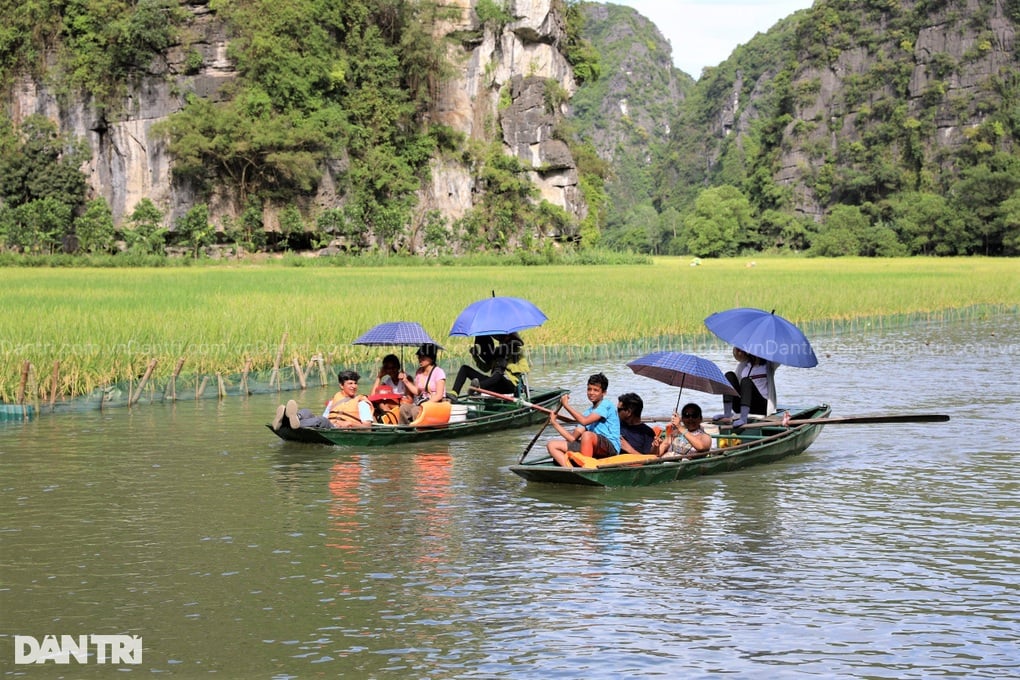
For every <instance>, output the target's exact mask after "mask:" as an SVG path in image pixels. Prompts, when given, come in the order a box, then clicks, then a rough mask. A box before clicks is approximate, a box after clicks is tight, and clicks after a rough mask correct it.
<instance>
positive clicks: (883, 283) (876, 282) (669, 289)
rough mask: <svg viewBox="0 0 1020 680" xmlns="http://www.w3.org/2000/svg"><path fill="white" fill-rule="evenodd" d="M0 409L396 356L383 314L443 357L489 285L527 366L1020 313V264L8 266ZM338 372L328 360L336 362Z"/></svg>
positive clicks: (453, 351) (739, 261)
mask: <svg viewBox="0 0 1020 680" xmlns="http://www.w3.org/2000/svg"><path fill="white" fill-rule="evenodd" d="M0 286H2V290H3V295H2V296H0V401H4V402H8V403H13V402H36V401H44V400H47V399H49V400H51V402H52V400H54V399H56V398H59V399H68V398H73V397H77V396H80V395H86V394H88V393H90V392H92V391H94V390H96V389H97V388H99V387H102V386H104V385H109V384H112V383H118V382H123V381H135V380H139V379H140V377H141V376H143V375H144V374H145V373H146V372H149V373H151V374H152V375H153V379H154V380H155V379H158V378H160V377H162V379H164V380H165V379H166V377H167V376H168V375H170V374H171V373H173V372H175V371H180V372H181V375H182V376H183V375H207V376H210V375H217V374H219V375H233V376H236V375H238V374H242V373H244V372H246V371H254V372H258V371H271V370H272V369H273V367H274V366H280V367H285V366H292V365H297V366H299V367H303V369H304V370H308V368H309V366H310V363H309V362H311V361H312V359H313V357H317V356H318V357H322V359H323V361H324V363H325V365H327V366H330V367H335V366H337V365H357V366H363V365H374V364H376V363H377V362H378V360H379V358H380V357H381V356H382V354H384V353H386V351H387V350H385V349H384V348H377V347H357V346H352V345H351V344H350V343H351V341H352V340H354V339H355V338H356V337H357V336H358V335H360V334H361V333H363V332H364V331H366V330H368V329H369V328H370V327H372V326H374V325H375V324H378V323H382V322H385V321H417V322H419V323H421V324H422V325H423V326H424V327H425V329H426V330H427V331H428V332H429V333H430V334H431V335H432V337H433V338H435V339H436V340H437V341H438V342H439V343H440V344H442V345H443V346H444V347H445V349H446V352H447V356H448V357H451V359H450V360H451V361H453V360H454V359H453V357H458V356H466V355H467V347H468V344H469V342H470V340H469V339H467V338H456V337H450V336H448V332H449V329H450V326H451V324H452V323H453V320H454V319H455V318H456V316H457V314H459V312H460V311H461V310H462V309H463V308H464V307H466V306H467V305H468V304H470V303H471V302H473V301H475V300H478V299H480V298H482V297H486V296H489V295H492V294H493V292H494V293H495V294H496V295H506V296H515V297H523V298H527V299H529V300H531V301H532V302H534V303H535V304H537V305H538V306H539V307H540V308H541V309H542V310H543V311H544V312H545V313H546V315H547V316H548V317H549V319H548V321H547V322H546V323H545V324H544V325H543V326H541V327H539V328H535V329H531V330H528V331H526V332H525V334H524V335H525V340H526V342H527V343H528V346H529V349H530V352H531V356H532V360H533V361H547V362H554V361H570V360H572V359H574V358H580V357H582V356H591V355H592V353H596V354H597V353H599V352H605V353H606V354H607V356H608V355H621V354H622V355H627V354H628V353H629V354H632V355H633V354H636V353H638V352H641V351H643V350H645V349H655V348H660V347H661V348H666V347H669V348H675V349H682V347H683V346H684V345H685V344H688V343H694V342H698V341H699V340H703V339H705V338H706V337H707V332H706V331H705V328H704V325H703V320H704V318H705V317H706V316H708V315H709V314H711V313H713V312H717V311H721V310H723V309H728V308H731V307H759V308H762V309H767V310H775V311H776V313H777V314H780V315H782V316H784V317H786V318H788V319H790V320H791V321H794V322H796V323H798V324H800V325H801V326H802V327H803V328H804V329H805V330H806V331H807V332H808V334H809V336H810V334H811V333H812V332H815V333H833V332H839V330H840V329H841V328H847V327H852V326H854V325H857V324H863V323H869V324H876V323H880V324H894V323H909V322H910V321H911V320H913V319H921V318H931V317H932V316H936V317H938V316H949V315H956V316H959V315H974V316H975V317H977V316H984V315H989V314H1001V313H1006V314H1016V313H1017V312H1018V306H1020V267H1018V263H1017V261H1016V260H1009V259H985V258H959V259H933V258H924V259H921V258H904V259H792V258H791V259H787V258H755V259H754V260H750V259H746V258H734V259H723V260H702V261H701V263H700V265H698V266H692V262H691V261H690V260H689V259H685V258H657V259H655V260H654V262H653V263H652V264H650V265H614V266H542V267H498V266H493V267H438V266H437V267H378V268H361V267H354V268H339V267H322V266H309V267H294V266H280V265H278V264H260V265H255V264H252V265H233V266H230V265H216V266H200V267H172V268H153V269H41V268H6V269H0ZM331 370H332V369H331Z"/></svg>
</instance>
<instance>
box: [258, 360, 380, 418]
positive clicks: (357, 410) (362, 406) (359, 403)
mask: <svg viewBox="0 0 1020 680" xmlns="http://www.w3.org/2000/svg"><path fill="white" fill-rule="evenodd" d="M360 379H361V376H359V375H358V374H357V372H355V371H340V373H339V374H338V375H337V380H338V381H339V383H340V391H339V392H337V393H336V394H334V395H333V398H332V399H330V400H329V403H328V404H326V410H325V411H324V412H323V414H322V415H316V414H315V413H313V412H312V411H311V409H307V408H303V409H298V405H297V402H296V401H294V400H293V399H291V400H289V401H288V402H287V403H286V405H282V406H280V407H278V408H277V409H276V417H275V418H274V419H273V429H274V430H278V429H280V428H281V427H282V426H283V424H284V422H286V423H287V425H288V426H289V427H290V428H291V429H292V430H296V429H298V428H301V427H323V428H343V429H346V428H353V427H371V426H372V423H373V422H374V417H373V414H372V411H373V409H372V402H370V401H369V400H368V398H367V397H366V396H364V395H362V394H358V380H360Z"/></svg>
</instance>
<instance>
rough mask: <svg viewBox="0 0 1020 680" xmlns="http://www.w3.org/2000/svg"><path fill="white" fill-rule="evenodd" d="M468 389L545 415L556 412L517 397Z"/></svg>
mask: <svg viewBox="0 0 1020 680" xmlns="http://www.w3.org/2000/svg"><path fill="white" fill-rule="evenodd" d="M468 389H469V390H470V391H472V392H480V393H481V394H484V395H487V396H490V397H496V398H497V399H502V400H503V401H512V402H514V403H519V404H521V405H522V406H527V407H528V408H533V409H535V410H536V411H542V412H543V413H555V411H553V410H552V409H551V408H546V407H545V406H540V405H538V404H532V403H531V402H530V401H524V400H523V399H518V398H517V397H509V396H507V395H505V394H500V393H499V392H490V391H489V390H485V389H482V388H481V387H474V386H471V387H469V388H468ZM556 410H557V411H558V410H559V409H556ZM559 417H560V418H561V419H562V420H565V421H567V422H569V423H576V422H577V421H576V420H574V419H573V418H571V417H569V416H559Z"/></svg>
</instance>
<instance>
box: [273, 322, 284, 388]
mask: <svg viewBox="0 0 1020 680" xmlns="http://www.w3.org/2000/svg"><path fill="white" fill-rule="evenodd" d="M286 345H287V334H286V333H284V334H283V337H282V338H280V346H279V347H278V348H277V350H276V359H274V360H273V372H272V374H271V375H270V376H269V386H270V387H272V385H273V381H274V380H275V381H276V391H277V392H279V391H280V389H281V385H280V362H281V361H283V348H284V347H286Z"/></svg>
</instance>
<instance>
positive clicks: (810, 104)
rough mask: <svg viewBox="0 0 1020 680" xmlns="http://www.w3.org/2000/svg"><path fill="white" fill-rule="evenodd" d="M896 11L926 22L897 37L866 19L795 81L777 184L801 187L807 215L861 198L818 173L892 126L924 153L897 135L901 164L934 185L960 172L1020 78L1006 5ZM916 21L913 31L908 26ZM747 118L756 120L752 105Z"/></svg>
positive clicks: (848, 162)
mask: <svg viewBox="0 0 1020 680" xmlns="http://www.w3.org/2000/svg"><path fill="white" fill-rule="evenodd" d="M833 4H834V5H837V4H838V3H833ZM896 4H897V5H899V10H898V12H899V16H900V17H903V16H905V15H906V14H907V13H909V12H917V11H918V10H921V11H924V15H923V16H917V15H915V18H916V20H917V23H914V22H904V25H905V28H904V29H901V30H897V31H889V30H888V26H889V23H890V20H891V19H892V18H893V17H892V16H890V15H889V14H884V13H879V12H866V13H863V14H862V15H861V17H860V24H859V26H858V27H857V28H856V29H855V30H854V31H853V33H852V34H848V38H851V42H850V43H849V44H847V45H846V46H845V48H842V49H839V50H838V52H835V51H834V52H833V53H832V54H831V55H827V58H825V59H824V60H821V61H819V60H814V59H810V58H808V59H805V60H804V61H805V62H806V63H807V65H806V66H805V67H804V68H803V69H801V70H800V71H799V72H797V74H796V77H795V79H794V81H793V83H792V87H791V89H792V91H793V92H796V93H797V96H796V97H795V98H794V99H793V112H792V120H790V122H789V123H788V124H787V125H786V127H785V129H784V131H783V136H784V143H783V144H781V145H780V151H779V156H778V159H777V162H776V167H775V180H776V182H777V183H778V184H779V185H782V186H789V187H791V188H792V189H793V196H794V207H795V209H796V210H798V211H800V212H803V213H806V214H809V215H812V216H815V217H819V216H821V215H822V214H824V212H825V210H826V208H827V207H829V204H831V203H832V202H833V199H836V200H840V199H846V198H850V199H854V198H857V197H854V196H847V195H845V194H844V195H843V196H840V195H827V194H825V193H822V192H819V191H818V190H817V185H818V182H817V178H818V175H819V173H821V172H824V171H825V168H826V167H827V166H828V165H832V164H833V162H834V160H835V162H836V163H837V164H838V165H840V166H842V167H848V166H849V167H852V166H853V165H854V164H855V162H856V159H855V158H854V155H855V153H857V151H859V149H857V148H856V147H855V146H854V145H855V144H865V145H867V144H869V143H871V141H872V140H875V139H876V135H875V132H876V129H877V128H879V127H880V126H882V125H884V124H885V123H887V122H888V121H889V120H890V119H892V120H896V121H902V125H905V126H911V127H914V128H915V129H916V130H917V136H916V142H917V147H916V148H912V146H911V142H912V138H911V137H908V136H899V135H895V136H890V138H889V139H888V143H889V144H890V145H891V146H892V147H893V149H891V151H892V152H893V153H892V154H891V156H892V157H897V158H903V159H909V160H908V162H909V163H913V164H914V165H915V167H916V168H917V170H918V171H919V172H920V171H921V170H925V171H927V173H928V174H931V175H932V176H933V177H932V179H931V180H927V181H934V179H935V178H934V176H935V175H940V174H943V173H949V174H952V173H954V172H955V170H956V169H957V162H956V160H955V156H956V155H957V153H959V152H960V151H961V149H963V147H965V146H966V145H968V144H969V143H970V141H971V140H972V139H973V135H974V134H975V133H976V132H977V131H978V129H979V128H980V126H981V125H982V123H983V122H985V121H986V120H987V118H988V115H989V113H990V111H991V110H993V109H996V108H998V107H999V102H1000V101H1001V96H1000V95H1001V93H1000V92H997V91H996V90H997V88H998V87H999V85H998V81H999V79H1000V78H1006V79H1007V80H1012V79H1015V78H1016V74H1017V66H1018V63H1017V57H1016V47H1017V44H1016V25H1015V24H1014V22H1013V21H1012V20H1011V19H1010V18H1009V16H1008V15H1007V4H1008V3H1007V2H1006V1H1005V0H992V1H988V0H965V2H941V3H938V2H921V1H918V2H900V3H896ZM820 5H821V6H820V7H819V8H817V9H816V10H815V11H816V12H817V13H818V14H819V15H821V14H822V13H824V12H825V11H826V7H825V6H824V5H825V3H820ZM821 20H823V19H822V17H821V16H815V17H808V18H806V23H805V25H804V26H803V28H802V30H801V33H800V36H801V45H800V47H799V51H800V54H799V55H798V56H799V57H801V58H804V57H810V55H811V53H812V51H813V50H812V48H811V47H810V46H809V45H807V44H806V42H807V40H808V39H810V36H811V35H812V34H813V33H814V32H815V30H816V28H815V27H816V26H818V22H819V21H821ZM910 24H913V30H907V29H906V26H907V25H910ZM897 109H899V110H897ZM742 115H743V116H751V115H754V108H753V105H752V106H747V107H745V110H744V111H743V113H742ZM746 125H747V123H746V121H745V122H744V123H743V124H742V126H741V127H743V128H746ZM738 133H739V130H738ZM917 181H918V185H919V186H923V185H924V183H925V182H926V179H925V177H924V176H922V175H919V176H918V177H917ZM860 198H865V197H863V196H862V197H860Z"/></svg>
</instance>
